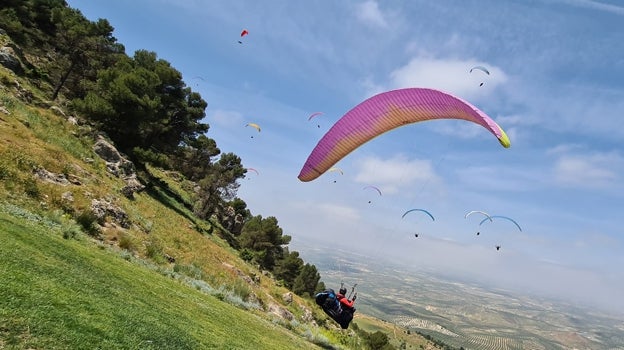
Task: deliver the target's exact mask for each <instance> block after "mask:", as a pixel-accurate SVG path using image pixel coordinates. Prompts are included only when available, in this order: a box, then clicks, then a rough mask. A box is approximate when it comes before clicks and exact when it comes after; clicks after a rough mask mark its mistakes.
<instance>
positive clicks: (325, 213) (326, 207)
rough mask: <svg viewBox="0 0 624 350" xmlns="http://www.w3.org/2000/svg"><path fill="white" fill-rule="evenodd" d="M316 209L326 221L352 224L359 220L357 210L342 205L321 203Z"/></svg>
mask: <svg viewBox="0 0 624 350" xmlns="http://www.w3.org/2000/svg"><path fill="white" fill-rule="evenodd" d="M316 209H317V210H320V211H321V217H323V218H324V219H328V220H334V221H343V222H353V221H356V220H359V219H360V214H359V213H358V211H357V210H355V209H354V208H351V207H347V206H344V205H339V204H333V203H322V204H320V205H319V206H318V207H317V208H316Z"/></svg>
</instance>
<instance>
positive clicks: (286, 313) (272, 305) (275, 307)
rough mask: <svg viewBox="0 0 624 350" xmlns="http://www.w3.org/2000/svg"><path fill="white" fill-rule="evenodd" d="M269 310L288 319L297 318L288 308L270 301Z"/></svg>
mask: <svg viewBox="0 0 624 350" xmlns="http://www.w3.org/2000/svg"><path fill="white" fill-rule="evenodd" d="M267 311H268V312H269V313H271V314H274V315H277V316H278V317H280V318H283V319H285V320H288V321H292V320H294V319H295V316H294V315H293V314H292V312H290V311H288V310H286V308H284V307H283V306H281V305H279V304H276V303H270V304H269V307H268V310H267Z"/></svg>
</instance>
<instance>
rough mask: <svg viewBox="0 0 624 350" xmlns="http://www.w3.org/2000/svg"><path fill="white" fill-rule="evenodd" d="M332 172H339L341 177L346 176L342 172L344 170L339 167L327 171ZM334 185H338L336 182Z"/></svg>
mask: <svg viewBox="0 0 624 350" xmlns="http://www.w3.org/2000/svg"><path fill="white" fill-rule="evenodd" d="M332 171H335V172H338V173H340V175H344V172H343V171H342V169H340V168H338V167H335V166H334V167H331V168H329V170H327V172H332ZM334 183H336V180H334Z"/></svg>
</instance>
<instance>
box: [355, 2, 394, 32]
mask: <svg viewBox="0 0 624 350" xmlns="http://www.w3.org/2000/svg"><path fill="white" fill-rule="evenodd" d="M357 17H358V19H360V20H361V21H363V22H365V23H367V24H370V25H374V26H378V27H386V26H387V25H388V22H386V19H385V18H384V15H383V14H382V13H381V10H379V4H377V2H376V1H373V0H368V1H365V2H363V3H361V4H358V5H357Z"/></svg>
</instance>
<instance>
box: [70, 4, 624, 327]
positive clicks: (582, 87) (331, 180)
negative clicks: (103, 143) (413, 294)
mask: <svg viewBox="0 0 624 350" xmlns="http://www.w3.org/2000/svg"><path fill="white" fill-rule="evenodd" d="M67 2H68V4H69V5H70V6H71V7H74V8H77V9H79V10H80V11H81V12H82V13H83V14H84V15H85V16H86V17H87V18H89V19H91V20H97V19H98V18H105V19H107V20H108V21H109V22H110V23H111V25H112V26H113V27H114V28H115V31H114V33H113V34H114V36H115V37H116V38H117V39H118V41H119V42H120V43H122V44H123V45H124V46H125V48H126V52H127V53H128V54H129V55H133V53H134V52H135V51H136V50H139V49H146V50H149V51H154V52H156V53H157V54H158V57H159V58H162V59H164V60H167V61H168V62H170V63H171V64H172V66H173V67H175V68H176V69H178V70H179V71H180V72H181V73H182V74H183V79H184V81H185V82H186V84H187V85H188V86H190V87H191V88H192V89H193V90H194V91H198V92H199V93H200V94H201V95H202V97H203V98H204V99H205V100H206V101H207V102H208V108H207V109H206V118H205V119H204V121H203V122H205V123H207V124H209V125H210V130H209V131H208V133H207V135H208V136H209V137H211V138H213V139H215V140H216V142H217V145H218V146H219V148H220V149H221V151H222V152H224V153H226V152H232V153H235V154H237V155H238V156H240V157H241V159H242V162H243V165H244V166H245V167H251V168H254V169H257V171H258V174H256V173H255V172H249V173H248V176H247V178H246V179H243V180H241V181H240V184H241V186H240V188H239V190H238V196H239V197H240V198H242V199H243V200H244V201H245V202H246V203H247V205H248V208H249V209H250V210H251V212H252V214H254V215H262V216H263V217H268V216H274V217H276V218H277V219H278V221H279V225H280V227H281V228H282V229H283V230H284V234H288V235H290V236H292V237H293V239H292V242H291V247H293V248H298V247H301V248H302V250H301V253H302V256H303V257H304V259H305V251H303V247H304V245H298V244H299V242H303V241H313V242H318V244H319V245H328V246H332V245H333V246H336V247H343V248H348V249H350V250H352V251H354V252H359V253H363V254H366V255H367V256H370V257H371V259H391V260H393V261H397V262H403V263H405V264H406V265H407V266H413V267H414V268H415V269H420V268H424V269H430V270H433V271H440V272H444V273H446V274H448V275H454V276H458V277H459V276H461V278H463V279H473V280H475V281H484V282H487V283H490V284H492V285H494V286H497V287H501V288H509V289H514V290H520V291H524V292H527V291H530V292H533V293H537V294H540V295H544V296H553V297H559V298H563V299H568V300H574V301H580V302H583V303H587V304H588V305H595V306H599V307H602V308H605V309H609V310H612V311H617V312H621V313H622V314H623V315H624V300H623V299H622V298H621V295H624V269H622V267H623V266H624V235H623V234H624V228H623V226H622V224H624V219H623V215H622V213H621V211H622V208H623V207H624V206H623V205H622V203H624V181H623V179H624V148H623V147H622V145H623V144H624V142H623V141H624V129H623V128H621V125H622V120H623V119H624V54H623V53H624V4H622V3H621V2H616V1H606V0H601V1H598V0H522V1H520V0H518V1H510V0H508V1H499V0H480V1H476V0H472V1H471V0H439V1H425V0H412V1H392V2H390V1H384V2H382V1H374V0H345V1H339V2H337V1H329V0H327V1H313V0H312V1H263V2H258V1H229V0H223V1H219V0H217V1H214V0H184V1H180V0H134V1H132V2H129V1H125V0H68V1H67ZM243 29H246V30H247V31H248V33H249V34H248V35H245V36H244V37H241V36H240V33H241V31H242V30H243ZM238 41H241V43H239V42H238ZM477 65H481V66H484V67H487V69H488V70H489V72H490V74H489V75H487V74H485V73H483V72H482V71H478V70H475V71H473V72H472V73H471V72H470V68H472V67H474V66H477ZM406 87H422V88H433V89H439V90H442V91H444V92H448V93H451V94H453V95H455V96H458V97H461V98H462V99H464V100H466V101H469V102H470V103H471V104H473V105H475V106H476V107H478V108H479V109H480V110H482V111H483V112H485V113H486V114H487V115H489V116H490V117H491V118H492V119H494V120H495V121H496V122H497V123H498V124H499V125H500V126H501V127H502V128H503V129H504V130H505V131H506V132H507V134H508V135H509V138H510V140H511V147H510V148H508V149H505V148H503V147H501V145H500V144H499V143H498V141H497V140H496V138H495V137H493V136H492V135H491V134H490V133H489V132H487V130H485V129H484V128H482V127H480V126H478V125H476V124H473V123H469V122H466V121H457V120H455V121H452V120H436V121H429V122H422V123H415V124H410V125H406V126H403V127H400V128H397V129H395V130H392V131H389V132H387V133H384V134H383V135H380V136H378V137H376V138H374V139H373V140H371V141H369V142H368V143H365V144H364V145H362V146H360V147H359V148H357V149H356V150H355V151H354V152H352V153H350V154H349V155H347V156H346V157H345V158H343V159H342V160H340V161H339V162H338V163H337V164H336V166H338V167H339V168H340V169H342V170H343V174H342V175H341V174H340V173H339V172H328V173H325V174H323V175H322V176H321V177H319V178H318V179H316V180H314V181H311V182H301V181H299V180H298V178H297V175H298V174H299V171H300V170H301V167H302V166H303V164H304V162H305V160H306V158H307V157H308V155H309V154H310V152H311V151H312V149H313V148H314V146H315V145H316V143H317V142H318V141H319V140H320V138H321V137H322V136H323V134H324V133H325V132H327V131H328V130H329V128H331V126H332V125H333V124H334V123H335V122H336V121H337V120H338V119H340V117H341V116H342V115H344V114H345V113H346V112H348V111H349V110H350V109H351V108H353V107H355V106H356V105H358V104H359V103H360V102H362V101H364V100H365V99H367V98H369V97H372V96H374V95H375V94H377V93H381V92H384V91H388V90H393V89H398V88H406ZM315 112H322V114H320V115H317V116H316V117H315V118H313V119H312V120H308V117H309V116H310V115H311V114H312V113H315ZM248 123H256V124H258V125H259V126H260V127H261V131H260V132H258V131H257V130H256V129H254V128H251V127H247V126H246V125H247V124H248ZM366 186H375V187H377V188H379V189H380V190H381V192H382V195H379V194H378V193H377V192H376V191H373V190H370V188H366ZM369 202H370V203H369ZM412 208H421V209H426V210H428V211H429V212H430V213H431V214H432V215H433V216H434V217H435V221H433V220H431V219H430V218H429V217H428V216H426V215H424V213H422V212H412V213H410V214H408V215H406V216H405V217H404V218H402V217H401V216H402V214H403V213H404V212H405V211H407V210H409V209H412ZM472 210H480V211H485V212H487V213H489V214H490V215H501V216H508V217H511V218H513V219H514V220H515V221H516V222H518V224H519V225H520V226H521V228H522V230H521V231H520V230H519V229H518V228H517V227H516V226H515V225H513V223H511V222H510V221H507V220H504V219H494V220H493V221H491V222H489V221H488V222H484V223H483V224H482V225H480V222H481V219H482V218H483V217H484V216H482V215H481V214H474V215H471V216H469V217H467V218H466V217H465V214H466V213H467V212H469V211H472ZM480 215H481V216H480ZM477 232H479V233H480V234H479V235H477V234H476V233H477ZM415 234H418V237H415ZM496 245H500V246H501V249H500V250H496V249H495V246H496ZM312 263H314V262H312Z"/></svg>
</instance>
